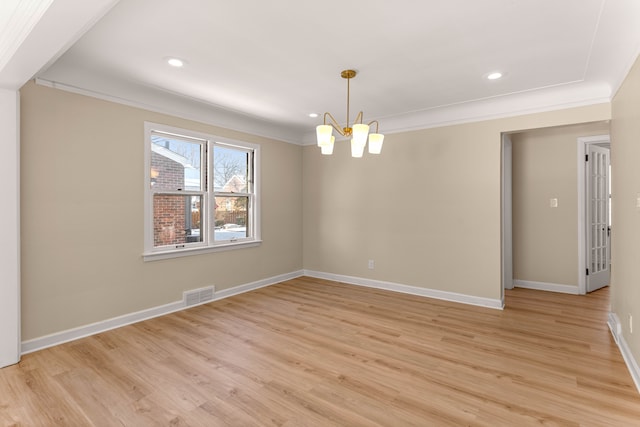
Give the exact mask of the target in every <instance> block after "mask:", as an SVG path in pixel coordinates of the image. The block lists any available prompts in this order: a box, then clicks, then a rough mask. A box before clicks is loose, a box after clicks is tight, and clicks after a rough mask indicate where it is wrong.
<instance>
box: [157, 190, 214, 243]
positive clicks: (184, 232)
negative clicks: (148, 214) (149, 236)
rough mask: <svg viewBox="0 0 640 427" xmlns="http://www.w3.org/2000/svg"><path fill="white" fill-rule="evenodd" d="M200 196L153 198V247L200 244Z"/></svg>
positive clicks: (158, 196) (163, 196)
mask: <svg viewBox="0 0 640 427" xmlns="http://www.w3.org/2000/svg"><path fill="white" fill-rule="evenodd" d="M201 209H202V196H183V195H175V194H155V195H154V196H153V246H154V247H157V246H170V245H184V244H185V243H194V242H202V236H203V235H204V233H202V222H201V221H200V218H201V213H202V210H201Z"/></svg>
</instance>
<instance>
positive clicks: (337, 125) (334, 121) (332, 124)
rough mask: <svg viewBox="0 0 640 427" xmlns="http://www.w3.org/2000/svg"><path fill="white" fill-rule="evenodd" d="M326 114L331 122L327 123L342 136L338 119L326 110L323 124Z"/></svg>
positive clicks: (325, 122)
mask: <svg viewBox="0 0 640 427" xmlns="http://www.w3.org/2000/svg"><path fill="white" fill-rule="evenodd" d="M327 116H329V119H331V123H329V124H330V125H331V127H332V128H334V129H335V130H336V131H338V133H339V134H340V135H342V136H345V134H344V131H343V130H342V128H341V127H340V124H339V123H338V121H337V120H336V119H335V118H334V117H333V116H332V115H331V113H329V112H326V113H324V124H325V125H326V124H327Z"/></svg>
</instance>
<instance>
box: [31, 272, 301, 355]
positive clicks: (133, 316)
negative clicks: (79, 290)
mask: <svg viewBox="0 0 640 427" xmlns="http://www.w3.org/2000/svg"><path fill="white" fill-rule="evenodd" d="M302 274H303V271H302V270H299V271H294V272H291V273H286V274H281V275H278V276H274V277H269V278H267V279H262V280H258V281H256V282H252V283H246V284H243V285H239V286H234V287H233V288H229V289H223V290H221V291H216V292H215V293H214V297H213V299H212V300H211V301H217V300H220V299H223V298H228V297H230V296H233V295H238V294H241V293H244V292H249V291H252V290H254V289H258V288H263V287H265V286H269V285H273V284H276V283H280V282H283V281H285V280H290V279H294V278H296V277H300V276H302ZM211 301H207V302H211ZM205 304H206V302H205ZM192 307H194V305H190V306H188V307H187V306H186V305H185V302H184V301H183V300H180V301H175V302H171V303H169V304H165V305H161V306H158V307H152V308H149V309H146V310H141V311H136V312H134V313H129V314H125V315H123V316H118V317H114V318H111V319H107V320H103V321H100V322H96V323H91V324H89V325H84V326H80V327H77V328H73V329H68V330H66V331H62V332H56V333H54V334H50V335H45V336H43V337H39V338H34V339H31V340H27V341H22V346H21V354H27V353H32V352H34V351H38V350H42V349H45V348H47V347H53V346H55V345H59V344H63V343H66V342H69V341H74V340H77V339H80V338H84V337H88V336H90V335H95V334H99V333H101V332H105V331H108V330H111V329H115V328H119V327H122V326H126V325H130V324H132V323H137V322H141V321H143V320H147V319H152V318H154V317H158V316H163V315H165V314H169V313H173V312H176V311H180V310H184V309H185V308H192Z"/></svg>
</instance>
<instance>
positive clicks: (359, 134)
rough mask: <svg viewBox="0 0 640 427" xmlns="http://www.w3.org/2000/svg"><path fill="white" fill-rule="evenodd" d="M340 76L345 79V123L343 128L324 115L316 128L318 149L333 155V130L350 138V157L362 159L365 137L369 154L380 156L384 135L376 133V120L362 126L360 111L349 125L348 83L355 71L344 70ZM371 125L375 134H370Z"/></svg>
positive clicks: (333, 119) (327, 114)
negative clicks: (374, 126)
mask: <svg viewBox="0 0 640 427" xmlns="http://www.w3.org/2000/svg"><path fill="white" fill-rule="evenodd" d="M340 76H342V78H343V79H347V122H346V125H345V127H344V128H343V127H341V126H340V125H339V124H338V122H337V121H336V119H335V118H334V117H333V116H332V115H331V114H330V113H324V124H322V125H319V126H318V127H316V136H317V137H318V147H320V150H321V152H322V154H325V155H330V154H333V145H334V143H335V140H336V138H335V136H333V130H334V129H335V130H336V131H337V132H338V133H339V134H340V135H342V136H344V137H346V138H348V137H351V156H352V157H362V155H363V154H364V147H365V146H366V145H367V137H368V138H369V153H371V154H380V152H381V151H382V141H383V140H384V135H382V134H381V133H378V121H377V120H373V121H371V122H369V123H367V124H363V123H362V111H360V112H359V113H358V115H357V116H356V119H355V120H354V122H353V126H351V125H349V81H350V80H351V79H352V78H354V77H355V76H356V71H355V70H344V71H342V72H341V73H340ZM327 117H328V118H329V119H330V123H329V124H327ZM373 124H375V125H376V132H375V133H371V134H370V133H369V127H370V126H371V125H373Z"/></svg>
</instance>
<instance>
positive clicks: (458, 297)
mask: <svg viewBox="0 0 640 427" xmlns="http://www.w3.org/2000/svg"><path fill="white" fill-rule="evenodd" d="M304 275H305V276H310V277H316V278H318V279H327V280H334V281H336V282H343V283H348V284H351V285H358V286H365V287H368V288H376V289H384V290H387V291H394V292H402V293H405V294H411V295H418V296H423V297H428V298H435V299H440V300H445V301H451V302H459V303H462V304H470V305H478V306H481V307H488V308H494V309H499V310H502V309H503V308H504V303H503V301H502V300H499V299H491V298H483V297H475V296H472V295H465V294H458V293H455V292H447V291H439V290H436V289H428V288H419V287H417V286H410V285H403V284H400V283H393V282H384V281H380V280H372V279H364V278H361V277H353V276H343V275H340V274H333V273H323V272H320V271H312V270H304Z"/></svg>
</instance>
